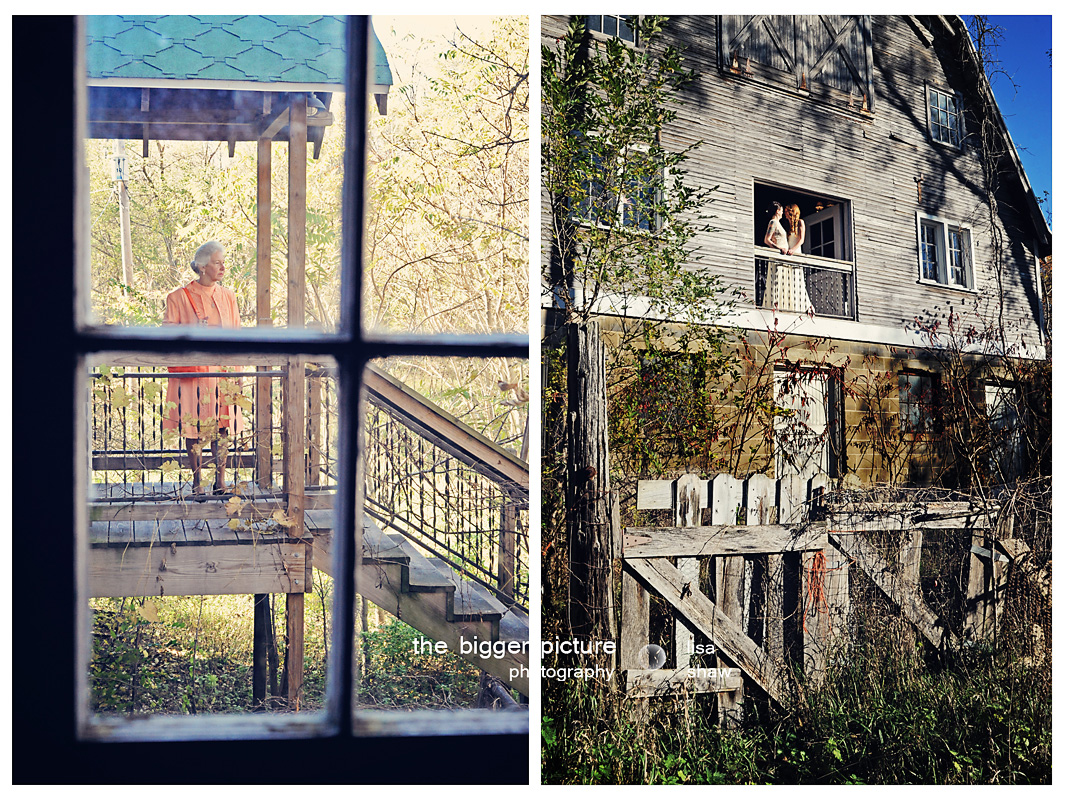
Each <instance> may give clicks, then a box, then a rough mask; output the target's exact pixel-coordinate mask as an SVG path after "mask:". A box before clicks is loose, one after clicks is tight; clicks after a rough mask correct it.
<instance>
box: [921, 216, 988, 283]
mask: <svg viewBox="0 0 1067 800" xmlns="http://www.w3.org/2000/svg"><path fill="white" fill-rule="evenodd" d="M918 238H919V279H920V280H921V281H923V282H926V283H937V284H941V285H943V286H950V287H953V288H958V289H973V288H974V285H975V278H974V268H973V265H974V255H973V248H972V241H971V231H970V229H969V228H966V227H964V226H962V225H959V224H957V223H952V222H948V221H947V220H943V219H939V218H936V217H923V216H920V217H919V218H918Z"/></svg>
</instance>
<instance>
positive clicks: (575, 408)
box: [566, 320, 616, 641]
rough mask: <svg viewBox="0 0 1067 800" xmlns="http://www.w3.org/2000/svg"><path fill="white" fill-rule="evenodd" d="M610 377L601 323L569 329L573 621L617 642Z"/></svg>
mask: <svg viewBox="0 0 1067 800" xmlns="http://www.w3.org/2000/svg"><path fill="white" fill-rule="evenodd" d="M608 464H609V462H608V418H607V377H606V374H605V363H604V342H603V341H602V339H601V338H600V326H599V324H598V323H597V322H596V321H595V320H590V321H589V322H586V323H582V324H577V323H572V324H570V325H569V326H568V330H567V482H566V505H567V529H568V539H569V542H570V546H569V550H570V598H569V619H570V627H571V633H572V635H573V636H575V637H578V638H582V639H595V640H601V641H606V640H608V639H611V638H614V629H615V614H614V608H613V604H612V597H611V575H612V557H613V555H614V553H615V539H616V536H615V533H614V531H613V530H612V513H611V503H610V498H609V492H610V489H611V483H610V479H609V468H608Z"/></svg>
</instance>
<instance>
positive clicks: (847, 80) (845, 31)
mask: <svg viewBox="0 0 1067 800" xmlns="http://www.w3.org/2000/svg"><path fill="white" fill-rule="evenodd" d="M803 20H804V23H803V30H802V41H803V49H804V57H803V62H804V63H805V65H806V66H807V74H808V81H809V82H810V83H818V84H821V85H823V86H827V87H829V88H831V89H837V90H838V91H841V92H845V93H848V94H853V93H854V94H859V95H867V98H868V102H870V101H871V98H872V93H871V63H870V62H871V59H870V52H871V28H870V17H868V16H865V15H860V16H843V15H840V14H819V15H817V16H810V17H804V18H803Z"/></svg>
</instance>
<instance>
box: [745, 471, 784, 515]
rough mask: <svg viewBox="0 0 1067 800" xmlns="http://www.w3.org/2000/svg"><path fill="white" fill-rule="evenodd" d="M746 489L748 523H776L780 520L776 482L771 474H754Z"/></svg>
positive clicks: (746, 482) (747, 482)
mask: <svg viewBox="0 0 1067 800" xmlns="http://www.w3.org/2000/svg"><path fill="white" fill-rule="evenodd" d="M745 484H746V491H745V510H746V520H745V521H746V524H748V525H774V524H777V522H778V512H777V507H776V506H775V484H774V479H773V478H771V477H770V476H769V475H753V476H752V477H750V478H749V479H748V480H747V481H745Z"/></svg>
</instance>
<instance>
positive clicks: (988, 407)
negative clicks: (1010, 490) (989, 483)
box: [985, 383, 1025, 483]
mask: <svg viewBox="0 0 1067 800" xmlns="http://www.w3.org/2000/svg"><path fill="white" fill-rule="evenodd" d="M1017 397H1018V390H1017V388H1016V387H1015V386H1013V385H1011V384H1006V383H987V384H986V385H985V411H986V419H987V420H988V421H989V432H990V452H989V470H990V472H991V473H992V477H993V481H994V482H995V483H1008V482H1010V481H1013V480H1015V479H1017V478H1018V477H1019V476H1020V475H1022V473H1023V470H1024V467H1025V452H1024V450H1023V423H1022V419H1023V418H1022V415H1021V414H1020V413H1019V401H1018V399H1017Z"/></svg>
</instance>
